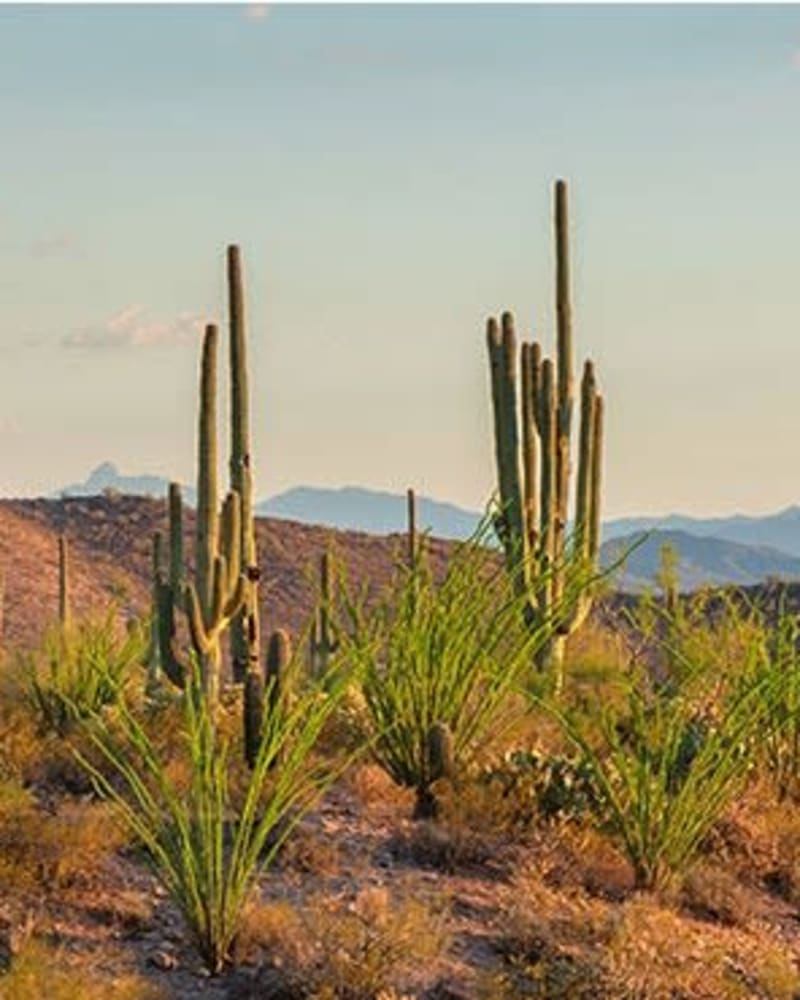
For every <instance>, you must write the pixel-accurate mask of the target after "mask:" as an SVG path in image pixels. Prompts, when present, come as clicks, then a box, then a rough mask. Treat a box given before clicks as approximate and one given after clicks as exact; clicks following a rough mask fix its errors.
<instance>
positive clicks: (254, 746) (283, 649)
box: [242, 629, 292, 769]
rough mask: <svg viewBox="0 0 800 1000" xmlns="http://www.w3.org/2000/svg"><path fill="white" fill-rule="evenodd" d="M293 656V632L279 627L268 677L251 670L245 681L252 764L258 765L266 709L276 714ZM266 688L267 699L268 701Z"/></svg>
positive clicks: (267, 665)
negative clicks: (291, 635)
mask: <svg viewBox="0 0 800 1000" xmlns="http://www.w3.org/2000/svg"><path fill="white" fill-rule="evenodd" d="M291 658H292V642H291V639H290V638H289V633H288V632H286V631H285V630H284V629H277V630H276V631H275V632H273V633H272V635H271V636H270V639H269V645H268V647H267V659H266V663H265V671H264V680H263V681H262V679H261V677H260V676H259V673H258V670H252V669H251V670H249V671H248V673H247V677H246V678H245V682H244V711H243V719H242V721H243V724H244V754H245V760H246V761H247V765H248V767H250V768H251V769H252V768H253V767H255V763H256V760H257V758H258V751H259V749H260V747H261V736H262V730H263V728H264V712H265V711H267V712H269V713H271V714H274V713H275V712H276V711H277V709H278V703H279V702H280V698H281V692H282V688H283V684H284V681H285V675H286V669H287V667H288V666H289V662H290V661H291ZM265 690H266V703H265Z"/></svg>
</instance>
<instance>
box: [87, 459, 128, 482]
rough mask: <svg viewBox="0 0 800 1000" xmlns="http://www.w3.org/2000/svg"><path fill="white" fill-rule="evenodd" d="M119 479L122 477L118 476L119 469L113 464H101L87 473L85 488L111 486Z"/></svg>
mask: <svg viewBox="0 0 800 1000" xmlns="http://www.w3.org/2000/svg"><path fill="white" fill-rule="evenodd" d="M120 478H122V477H121V476H120V472H119V469H118V468H117V466H116V465H114V463H113V462H101V463H100V464H99V465H98V466H97V467H96V468H95V469H92V471H91V472H90V473H89V478H88V479H87V480H86V484H87V486H88V485H97V486H102V487H105V486H111V485H113V484H114V483H115V482H116V481H117V480H118V479H120Z"/></svg>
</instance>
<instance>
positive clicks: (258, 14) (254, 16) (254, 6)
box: [244, 3, 270, 21]
mask: <svg viewBox="0 0 800 1000" xmlns="http://www.w3.org/2000/svg"><path fill="white" fill-rule="evenodd" d="M269 11H270V5H269V4H268V3H248V4H245V7H244V16H245V18H246V19H247V20H248V21H263V20H264V18H266V17H267V16H268V15H269Z"/></svg>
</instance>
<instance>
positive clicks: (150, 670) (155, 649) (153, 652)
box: [147, 531, 163, 692]
mask: <svg viewBox="0 0 800 1000" xmlns="http://www.w3.org/2000/svg"><path fill="white" fill-rule="evenodd" d="M162 548H163V538H162V535H161V532H160V531H154V532H153V548H152V556H151V560H152V584H151V600H150V642H149V645H148V648H147V689H148V691H149V692H154V691H155V690H156V689H157V687H158V681H159V677H160V674H161V656H160V645H161V643H160V638H159V628H158V585H159V576H160V574H161V560H162Z"/></svg>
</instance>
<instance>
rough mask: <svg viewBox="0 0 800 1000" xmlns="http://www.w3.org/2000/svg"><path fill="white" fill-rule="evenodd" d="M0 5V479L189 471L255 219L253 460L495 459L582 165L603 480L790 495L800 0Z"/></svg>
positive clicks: (273, 463)
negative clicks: (499, 395) (554, 208)
mask: <svg viewBox="0 0 800 1000" xmlns="http://www.w3.org/2000/svg"><path fill="white" fill-rule="evenodd" d="M252 13H253V12H252V9H248V8H245V7H192V6H185V7H155V8H154V7H145V6H141V7H28V8H22V7H18V8H15V7H0V138H1V140H2V141H0V150H2V153H1V155H0V334H1V336H2V340H1V341H0V448H2V467H1V468H0V493H4V494H19V493H28V492H46V491H49V490H51V489H54V488H57V487H58V486H59V485H62V484H63V483H65V482H67V481H71V480H75V479H78V478H83V476H84V475H85V473H86V472H87V471H88V470H89V468H90V467H91V466H93V465H94V464H96V463H97V462H99V461H101V460H103V459H106V458H110V459H113V460H114V461H116V462H117V463H118V464H119V465H120V466H121V467H122V468H123V470H124V471H126V472H131V473H136V472H145V471H147V472H153V473H162V474H165V475H170V476H177V477H180V478H184V479H190V478H191V477H192V475H193V467H194V457H193V449H194V423H195V388H194V387H195V382H196V363H197V353H198V352H197V347H198V345H197V339H196V333H195V332H194V330H195V322H196V319H197V318H206V317H209V318H214V317H219V316H224V299H223V292H224V275H223V270H222V266H223V251H224V246H225V244H226V243H227V242H230V241H238V242H240V243H241V244H242V247H243V250H244V253H245V258H246V267H247V276H248V291H249V300H250V318H251V338H252V354H253V359H254V369H255V370H254V375H253V382H254V389H255V391H254V400H253V410H254V413H253V424H254V435H255V440H256V449H255V450H256V456H255V457H256V463H257V465H256V473H257V479H258V492H259V494H260V495H261V496H266V495H269V494H273V493H275V492H278V491H279V490H281V489H284V488H286V487H288V486H291V485H295V484H299V483H307V484H315V485H343V484H345V483H357V484H362V485H366V486H373V487H378V488H387V489H393V490H401V489H403V488H405V486H406V485H409V484H410V485H414V486H416V487H417V488H418V489H419V490H420V491H421V492H424V493H428V494H430V495H434V496H437V497H440V498H443V499H450V500H453V501H455V502H458V503H462V504H466V505H469V506H476V505H480V504H481V503H482V502H483V501H484V500H485V499H486V497H487V496H488V494H489V492H490V491H491V489H492V482H493V465H492V454H491V432H490V409H489V392H488V378H487V373H486V359H485V347H484V339H483V326H484V320H485V317H486V316H487V315H488V314H489V313H491V312H499V311H500V310H502V309H503V308H511V309H513V310H514V311H515V312H516V313H517V315H518V317H519V320H520V322H521V323H524V324H525V325H528V326H529V325H530V324H531V323H532V322H535V323H536V325H537V331H538V332H539V333H540V334H542V335H543V336H544V338H545V340H546V342H547V343H548V344H550V343H551V342H552V339H551V338H552V332H551V326H552V323H551V318H552V292H551V285H552V266H551V232H550V189H551V183H552V180H553V179H554V178H555V177H556V176H565V177H567V178H568V179H569V181H570V183H571V192H572V215H573V245H574V257H575V265H574V270H575V277H574V299H575V312H576V329H577V337H578V355H579V357H583V356H584V355H586V354H590V355H591V356H592V357H594V358H595V359H596V361H597V364H598V369H599V375H600V379H601V383H602V386H603V389H604V391H605V394H606V396H607V401H608V404H607V405H608V440H607V462H606V472H605V479H606V513H607V514H609V515H618V514H626V513H650V512H652V513H657V512H666V511H669V510H673V509H681V510H684V511H687V512H691V513H712V512H714V513H723V512H730V511H733V510H746V511H752V512H757V511H766V510H771V509H775V508H778V507H781V506H785V505H787V504H789V503H792V502H795V501H800V462H798V461H797V459H796V457H795V454H794V452H795V448H794V442H795V441H796V440H797V438H798V435H799V434H800V397H799V396H798V391H797V386H798V370H799V369H800V277H799V275H800V269H799V266H798V265H799V264H800V260H799V258H800V126H799V125H798V122H800V8H798V7H766V6H758V7H756V6H753V7H720V6H715V7H683V6H681V7H671V8H670V7H578V6H574V7H502V6H470V7H468V6H447V7H432V6H431V7H425V6H395V7H386V6H351V7H345V6H326V7H313V6H280V5H273V6H271V7H270V8H269V10H268V15H267V16H265V17H255V16H252Z"/></svg>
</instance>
